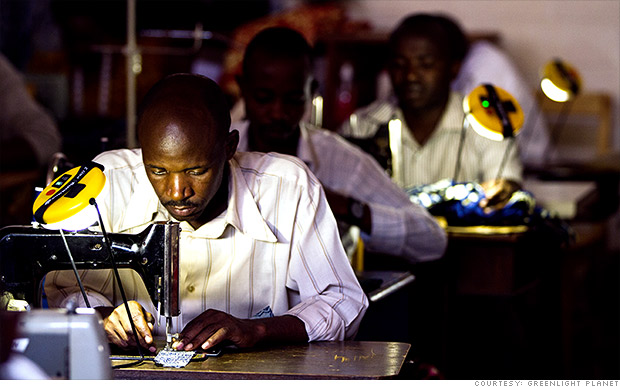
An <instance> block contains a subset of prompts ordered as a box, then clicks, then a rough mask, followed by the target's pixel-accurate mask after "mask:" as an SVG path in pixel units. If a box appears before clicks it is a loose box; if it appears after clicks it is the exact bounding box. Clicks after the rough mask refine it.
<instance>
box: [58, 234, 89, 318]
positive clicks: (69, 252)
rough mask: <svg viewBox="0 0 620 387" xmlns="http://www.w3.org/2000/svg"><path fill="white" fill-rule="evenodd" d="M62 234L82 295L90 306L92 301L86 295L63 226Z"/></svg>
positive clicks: (87, 305)
mask: <svg viewBox="0 0 620 387" xmlns="http://www.w3.org/2000/svg"><path fill="white" fill-rule="evenodd" d="M60 236H61V237H62V240H63V242H65V247H66V248H67V254H69V260H70V261H71V266H72V267H73V274H75V279H76V280H77V283H78V285H79V286H80V291H81V292H82V297H83V298H84V302H85V303H86V307H88V308H90V302H89V301H88V297H86V291H85V290H84V285H83V284H82V279H81V278H80V274H79V273H78V271H77V267H76V266H75V261H74V260H73V255H71V250H69V244H68V243H67V238H66V237H65V233H64V232H63V231H62V228H61V229H60Z"/></svg>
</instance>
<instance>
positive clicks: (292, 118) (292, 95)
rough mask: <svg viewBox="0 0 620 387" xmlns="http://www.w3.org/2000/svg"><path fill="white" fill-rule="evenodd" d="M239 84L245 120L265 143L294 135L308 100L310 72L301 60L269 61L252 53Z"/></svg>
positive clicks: (279, 140) (261, 55)
mask: <svg viewBox="0 0 620 387" xmlns="http://www.w3.org/2000/svg"><path fill="white" fill-rule="evenodd" d="M249 68H250V71H249V72H248V73H247V74H244V75H243V78H241V81H240V87H241V93H242V95H243V99H244V101H245V109H246V116H247V119H248V120H249V121H250V126H251V128H252V131H253V132H254V134H255V135H259V136H260V137H261V138H262V139H263V141H264V142H268V141H271V142H273V143H279V142H282V141H285V140H287V139H288V138H290V137H292V136H293V135H295V134H296V131H297V127H298V125H299V121H300V120H301V119H302V117H303V115H304V112H305V108H306V103H307V102H308V100H309V98H310V91H309V90H310V81H311V78H310V71H309V64H308V61H307V60H305V59H304V58H297V59H291V58H270V57H267V56H266V55H263V54H261V53H255V55H253V59H252V60H251V64H250V66H249Z"/></svg>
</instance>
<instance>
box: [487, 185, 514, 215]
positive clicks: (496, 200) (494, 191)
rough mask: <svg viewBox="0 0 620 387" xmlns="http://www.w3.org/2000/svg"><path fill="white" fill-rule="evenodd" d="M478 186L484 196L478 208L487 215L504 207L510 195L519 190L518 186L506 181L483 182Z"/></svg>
mask: <svg viewBox="0 0 620 387" xmlns="http://www.w3.org/2000/svg"><path fill="white" fill-rule="evenodd" d="M480 185H481V186H482V189H484V194H485V196H486V197H485V198H484V199H482V200H480V207H482V208H484V212H485V213H487V214H488V213H490V212H492V211H495V210H498V209H500V208H502V207H504V206H505V205H506V203H508V200H510V198H511V197H512V194H513V193H515V192H516V191H517V190H519V189H520V188H521V186H520V185H519V184H517V183H515V182H513V181H511V180H506V179H499V180H490V181H485V182H484V183H482V184H480Z"/></svg>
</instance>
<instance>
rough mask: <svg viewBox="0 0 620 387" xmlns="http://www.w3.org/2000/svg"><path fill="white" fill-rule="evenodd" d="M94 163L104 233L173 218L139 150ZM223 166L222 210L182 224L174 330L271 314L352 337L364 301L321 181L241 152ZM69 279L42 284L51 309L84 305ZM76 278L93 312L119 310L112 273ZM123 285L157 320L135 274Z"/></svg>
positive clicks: (314, 334) (324, 336)
mask: <svg viewBox="0 0 620 387" xmlns="http://www.w3.org/2000/svg"><path fill="white" fill-rule="evenodd" d="M95 161H97V162H99V163H101V164H103V165H104V166H105V168H106V170H105V174H106V176H107V178H108V180H109V186H108V187H110V190H109V192H108V193H107V194H108V196H107V198H106V199H105V201H104V202H103V203H102V204H100V206H99V207H100V208H101V211H102V214H103V216H104V223H105V224H106V226H107V228H108V231H109V232H125V233H137V232H139V231H141V230H143V229H144V228H145V227H146V226H148V224H150V223H151V222H152V221H154V220H174V219H173V218H172V217H171V216H170V214H169V213H168V212H167V211H166V209H165V208H164V207H163V206H162V205H161V204H160V202H159V200H158V198H157V195H156V194H155V192H154V190H153V188H152V186H151V184H150V182H149V180H148V178H147V176H146V172H145V170H144V165H143V162H142V154H141V151H140V150H139V149H136V150H126V149H125V150H116V151H110V152H105V153H103V154H101V155H99V156H98V157H97V158H95ZM229 165H230V179H229V203H228V208H227V209H226V210H225V211H224V212H223V213H222V214H221V215H220V216H218V217H217V218H216V219H214V220H212V221H210V222H209V223H207V224H205V225H203V226H201V227H200V228H199V229H197V230H194V229H193V228H192V226H190V225H189V224H188V223H187V222H181V224H180V226H181V236H180V253H179V255H180V298H181V304H180V306H181V308H180V309H181V315H180V316H179V317H178V318H176V319H175V322H174V325H175V330H177V331H180V330H181V329H182V327H183V326H185V325H186V324H187V323H188V322H190V321H191V320H192V319H194V318H195V317H197V316H198V315H199V314H200V313H202V312H203V311H205V310H207V309H209V308H212V309H217V310H221V311H224V312H227V313H230V314H232V315H233V316H235V317H238V318H250V317H252V316H254V315H256V313H257V312H259V311H261V310H262V309H264V308H265V307H267V306H269V307H270V308H271V309H272V310H273V313H274V314H275V315H276V316H278V315H283V314H290V315H294V316H297V317H299V318H300V319H301V320H302V321H303V322H304V323H305V326H306V330H307V333H308V337H309V338H310V341H315V340H344V339H346V338H351V337H353V335H354V334H355V333H356V332H357V329H358V327H359V323H360V321H361V319H362V316H363V315H364V312H365V310H366V308H367V306H368V300H367V298H366V296H365V295H364V292H363V291H362V289H361V287H360V286H359V283H358V281H357V279H356V277H355V274H354V273H353V270H352V268H351V266H350V264H349V262H348V260H347V257H346V255H345V252H344V249H343V247H342V245H341V243H340V240H339V237H338V233H337V228H336V222H335V219H334V216H333V214H332V212H331V210H330V209H329V206H328V205H327V201H326V199H325V194H324V192H323V190H322V188H321V185H320V183H319V182H318V180H317V179H316V178H315V177H314V176H313V175H312V174H311V173H309V171H308V170H307V168H306V167H305V166H304V165H303V163H301V162H300V161H299V160H297V159H294V158H292V157H288V156H281V155H276V154H262V153H239V152H238V153H236V154H235V156H234V157H233V159H232V160H231V161H230V163H229ZM65 273H66V274H67V275H66V276H64V275H63V276H61V275H59V274H58V272H55V273H52V274H51V276H50V275H48V277H47V278H48V280H47V281H46V292H47V294H48V302H49V303H50V306H54V305H58V306H62V305H63V303H66V302H67V300H68V299H70V298H73V299H76V300H77V301H78V302H79V301H80V298H81V296H80V294H79V289H77V288H76V286H77V285H76V284H75V279H72V278H71V277H72V275H73V274H72V273H70V272H65ZM131 273H133V272H131ZM82 277H83V280H84V282H85V287H87V289H89V290H87V294H88V296H89V298H90V299H91V305H92V306H93V307H94V306H98V305H108V306H110V305H119V303H120V302H121V300H120V296H119V295H118V292H117V291H115V289H114V286H113V284H114V281H113V276H112V273H111V271H109V270H91V271H89V272H88V273H84V272H83V273H82ZM122 281H123V286H124V287H125V292H126V294H127V297H128V298H129V299H137V300H139V301H140V302H141V303H142V305H143V306H145V308H146V309H147V310H149V311H150V312H151V313H153V314H154V315H155V316H158V315H157V314H156V312H157V311H156V310H155V308H154V306H153V305H152V303H151V302H150V298H149V297H148V293H147V292H146V289H145V288H144V285H142V284H141V283H140V281H139V276H138V275H137V274H135V275H131V274H130V273H123V277H122ZM81 303H82V304H83V302H81ZM162 328H163V327H161V326H160V327H159V329H158V330H157V332H156V334H162V333H163V332H162Z"/></svg>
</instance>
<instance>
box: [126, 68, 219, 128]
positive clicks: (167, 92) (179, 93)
mask: <svg viewBox="0 0 620 387" xmlns="http://www.w3.org/2000/svg"><path fill="white" fill-rule="evenodd" d="M170 106H173V107H174V106H183V107H189V108H193V109H196V111H200V112H202V113H203V114H204V115H205V116H207V117H208V118H209V119H210V120H211V121H212V124H213V125H214V127H215V128H216V130H217V131H218V133H219V134H226V133H228V131H229V130H230V106H229V103H228V100H227V99H226V96H225V94H224V92H223V91H222V89H221V88H220V86H219V85H218V84H217V83H216V82H215V81H213V80H212V79H210V78H207V77H205V76H203V75H199V74H188V73H179V74H172V75H168V76H166V77H165V78H163V79H161V80H160V81H158V82H157V83H156V84H155V85H154V86H153V87H152V88H151V89H150V90H149V91H148V93H147V94H146V96H145V97H144V98H143V99H142V102H141V103H140V107H139V109H138V123H137V126H138V128H140V124H141V122H142V119H143V118H144V116H145V114H146V115H150V114H158V112H160V111H161V110H163V109H162V108H164V107H170Z"/></svg>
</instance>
